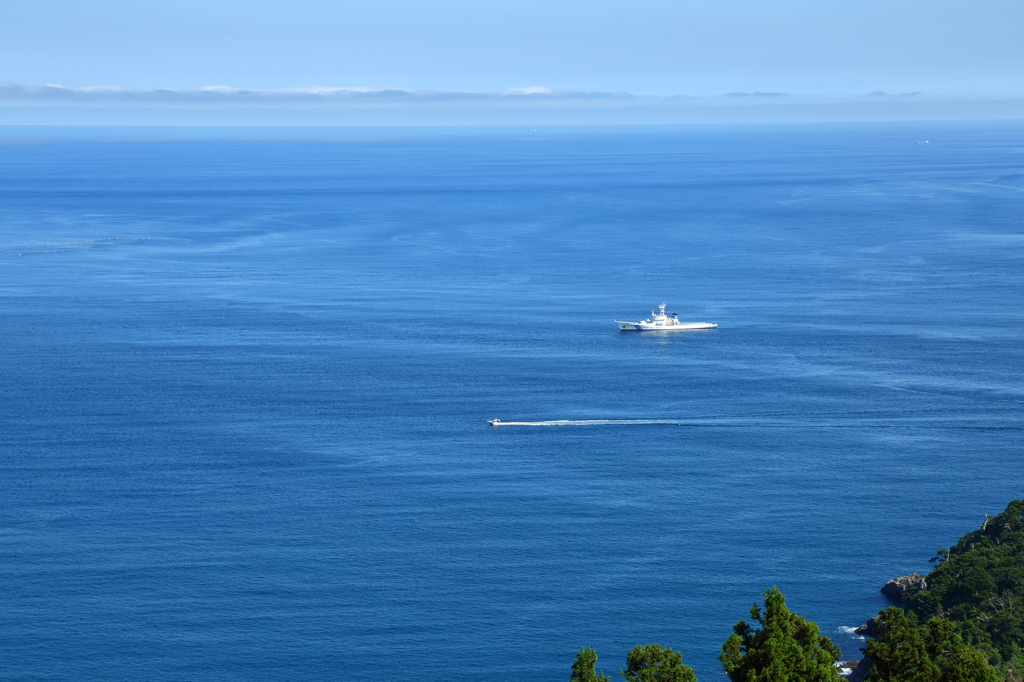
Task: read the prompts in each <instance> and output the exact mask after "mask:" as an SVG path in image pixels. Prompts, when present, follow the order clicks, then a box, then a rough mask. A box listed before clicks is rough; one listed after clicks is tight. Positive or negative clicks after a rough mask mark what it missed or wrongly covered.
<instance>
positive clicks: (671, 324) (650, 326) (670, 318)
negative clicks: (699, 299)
mask: <svg viewBox="0 0 1024 682" xmlns="http://www.w3.org/2000/svg"><path fill="white" fill-rule="evenodd" d="M615 324H617V325H619V329H621V330H622V331H624V332H632V331H637V332H648V331H684V330H687V329H714V328H715V327H717V326H718V325H717V324H715V323H714V322H680V321H679V316H678V314H677V313H672V314H671V315H666V314H665V304H664V303H662V304H661V305H659V306H658V312H654V311H653V310H652V311H651V316H650V317H648V318H647V319H646V320H642V321H640V322H620V321H619V320H615Z"/></svg>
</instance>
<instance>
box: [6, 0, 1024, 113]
mask: <svg viewBox="0 0 1024 682" xmlns="http://www.w3.org/2000/svg"><path fill="white" fill-rule="evenodd" d="M0 2H2V7H3V13H2V17H3V20H2V21H0V124H3V123H20V122H26V121H27V122H32V120H38V121H39V122H49V119H48V118H47V117H50V118H60V117H61V116H64V117H65V118H68V117H70V118H74V117H76V116H77V117H80V118H83V119H88V118H89V117H90V116H92V117H93V118H96V117H97V116H100V114H99V113H98V112H99V111H100V110H104V111H109V110H113V109H119V110H122V112H127V111H128V110H138V111H141V112H143V113H145V112H149V114H148V115H149V116H150V118H152V117H153V116H155V115H156V114H155V112H157V111H160V112H163V114H162V115H164V116H165V117H166V118H168V119H169V120H171V119H174V118H175V116H177V117H178V118H179V119H181V120H190V117H191V118H196V117H197V116H198V117H199V118H202V117H203V116H206V117H207V118H211V117H212V118H217V116H220V117H221V118H224V120H228V119H230V118H231V116H230V115H224V114H223V111H225V110H236V109H237V110H238V111H239V112H240V113H237V114H236V115H235V118H236V119H238V120H243V119H246V117H249V119H252V120H254V121H255V120H256V119H257V118H259V117H258V116H256V115H255V114H254V113H253V111H255V110H260V111H264V112H277V114H276V115H278V116H281V115H282V113H281V112H286V113H285V114H283V115H284V117H285V118H287V117H288V116H291V117H292V118H295V117H299V118H301V115H300V114H297V113H295V112H298V111H310V112H319V113H315V114H314V113H310V114H309V116H310V117H312V118H311V119H310V121H311V122H312V119H313V118H316V117H317V116H319V119H317V121H316V122H317V123H318V124H322V123H324V120H321V119H325V117H326V119H330V115H328V114H325V113H324V110H325V109H329V110H331V111H333V112H335V113H334V115H336V116H338V117H340V119H344V118H345V116H348V117H349V118H353V116H354V117H355V118H359V116H363V117H364V118H367V117H368V118H369V119H373V117H374V115H373V114H372V113H367V112H368V111H370V110H383V111H389V112H391V113H390V114H380V115H379V117H380V118H383V119H386V118H387V117H388V116H391V117H392V118H394V117H395V113H394V112H395V111H396V110H401V111H409V110H417V111H423V112H428V113H425V114H424V120H426V119H430V117H431V116H433V117H434V118H443V116H441V115H440V114H438V112H439V111H457V110H460V111H470V110H471V111H476V112H481V111H483V112H484V113H482V114H478V115H479V116H482V117H483V118H485V119H486V118H487V117H491V118H492V119H494V120H496V121H497V120H498V119H499V118H501V116H507V115H508V112H510V111H512V112H515V111H522V110H524V109H525V110H527V111H546V112H549V114H550V111H551V110H557V111H560V112H561V114H559V115H560V116H562V118H565V117H567V116H568V117H569V118H572V116H573V115H574V114H567V113H566V112H568V111H581V112H586V111H590V112H591V113H593V112H594V111H603V112H604V114H602V115H604V116H605V117H606V118H607V117H612V118H614V117H615V116H620V117H622V116H625V117H627V118H628V117H629V116H634V117H635V114H636V112H637V110H644V112H646V113H643V116H648V117H652V116H653V117H654V118H657V117H658V116H661V117H662V118H665V117H666V116H667V117H669V118H671V117H672V116H676V117H679V116H683V117H684V118H685V117H686V116H690V117H691V118H692V117H693V116H694V115H695V114H694V113H693V111H694V110H695V109H701V110H702V111H703V114H701V115H705V116H707V115H710V116H711V117H712V118H714V115H713V112H712V113H711V114H709V111H710V110H709V109H708V108H709V107H710V108H711V109H714V110H716V111H718V113H722V112H726V111H727V110H735V109H736V107H745V108H746V109H747V110H751V107H755V108H756V109H757V111H761V112H762V114H763V115H769V116H770V114H764V112H769V111H774V112H775V114H773V115H776V116H778V115H781V114H779V112H782V111H783V110H786V109H787V108H788V109H794V108H796V109H799V108H800V106H804V107H805V108H804V109H803V111H805V112H811V111H814V110H819V111H824V110H828V108H829V106H831V107H832V109H831V111H832V114H835V111H836V107H837V106H838V105H840V104H842V105H844V106H846V109H845V110H846V111H849V112H854V111H860V112H861V113H860V114H858V115H860V116H862V117H863V116H867V117H868V118H871V117H876V118H877V117H879V116H881V117H883V118H884V117H886V116H889V117H897V118H899V117H901V116H902V117H906V116H911V117H913V116H915V115H917V116H921V115H924V116H926V117H927V115H928V114H927V111H931V112H932V115H937V116H939V117H942V116H947V117H948V116H952V117H954V118H955V117H968V118H970V117H977V116H981V117H985V116H986V114H985V113H984V112H985V111H988V112H989V114H988V115H989V117H997V118H999V117H1003V118H1005V117H1020V116H1024V112H1022V110H1021V107H1020V105H1019V104H1015V105H1010V104H1007V101H1010V100H1013V101H1015V100H1019V99H1024V40H1022V39H1021V38H1020V32H1021V27H1022V26H1024V2H1021V0H1012V1H1011V0H971V1H963V0H962V1H957V2H951V1H949V0H932V1H930V2H924V1H920V0H907V1H900V0H889V1H887V2H883V1H880V0H859V1H857V2H849V1H845V0H774V1H772V2H768V1H767V0H760V1H756V2H755V1H753V0H716V1H715V2H708V1H707V0H701V1H699V2H698V1H693V0H657V1H655V0H631V1H630V2H622V1H620V2H609V1H605V0H591V1H589V2H584V1H581V0H547V1H539V0H515V1H512V0H487V1H481V0H477V1H474V2H469V1H467V0H418V1H412V0H375V1H374V2H365V1H363V2H348V1H334V2H327V1H324V0H288V1H281V0H246V1H245V2H241V1H236V0H203V1H202V2H199V1H196V0H174V1H173V2H171V1H168V0H145V1H142V0H133V1H131V2H127V1H125V0H75V1H68V0H33V2H18V1H17V0H0ZM39 85H53V86H61V87H62V88H63V90H61V89H53V88H51V89H49V90H47V89H45V88H43V89H40V88H38V87H37V86H39ZM93 88H108V89H107V90H102V91H98V90H94V89H93ZM204 88H205V89H204ZM210 88H213V89H212V90H211V89H210ZM339 88H340V89H348V90H338V89H339ZM111 89H112V90H111ZM158 90H163V91H174V92H176V93H178V94H180V95H181V96H180V97H177V99H174V101H168V100H167V97H168V93H166V92H164V93H163V95H162V96H163V97H164V99H162V100H161V99H160V96H154V94H153V91H158ZM381 90H384V91H389V92H390V95H391V99H390V100H388V101H387V102H384V100H385V99H387V98H386V97H384V96H382V94H381ZM115 93H116V94H117V96H116V97H114V96H112V95H113V94H115ZM254 93H255V94H256V96H255V97H254V96H253V94H254ZM403 93H404V94H403ZM735 93H746V94H735ZM754 93H762V94H760V95H755V94H754ZM763 93H770V94H772V96H770V97H769V96H766V95H765V94H763ZM780 93H781V94H780ZM869 93H875V94H870V95H869ZM882 93H884V94H882ZM312 95H315V96H313V97H311V96H312ZM482 95H487V96H488V97H481V96H482ZM626 95H629V97H628V98H625V96H626ZM204 97H206V99H204ZM217 97H219V98H220V99H215V98H217ZM246 97H248V99H246ZM901 97H902V98H905V99H903V100H898V99H892V98H901ZM403 98H404V99H403ZM531 98H532V100H533V101H531V102H530V103H528V104H524V102H526V100H530V99H531ZM624 98H625V99H624ZM729 98H732V99H729ZM906 98H917V103H915V104H912V105H908V104H906V103H905V102H906V101H908V100H906ZM172 99H173V98H172ZM626 99H628V100H629V103H628V104H623V102H624V101H626ZM442 100H443V102H444V103H443V104H439V102H441V101H442ZM954 101H955V102H960V103H961V104H957V105H954V106H951V105H950V104H949V103H950V102H954ZM964 101H969V102H973V103H975V104H974V105H972V106H973V108H972V106H966V107H965V106H964V105H963V104H962V103H963V102H964ZM253 102H256V103H255V104H253ZM538 102H540V103H538ZM979 102H989V103H995V104H992V107H990V108H989V109H987V110H986V108H985V107H984V106H981V105H980V104H978V103H979ZM999 102H1002V103H1001V104H999ZM929 103H930V104H929ZM826 105H827V106H826ZM847 105H848V106H847ZM779 107H782V108H781V109H780V108H779ZM822 107H824V109H822ZM908 107H909V108H908ZM43 110H46V111H43ZM652 110H654V111H659V112H660V113H659V114H657V115H655V114H651V111H652ZM940 110H941V111H945V112H946V114H935V112H937V111H940ZM175 111H176V112H177V114H175V113H174V112H175ZM431 111H432V112H433V113H429V112H431ZM886 111H888V112H890V113H884V112H886ZM90 112H91V113H90ZM196 112H205V113H201V114H197V113H196ZM211 112H220V113H211ZM287 112H291V113H287ZM345 112H348V113H345ZM353 112H356V113H353ZM360 112H361V113H360ZM487 112H490V113H487ZM495 112H504V113H503V114H497V113H495ZM609 112H618V113H609ZM630 112H632V113H630ZM666 112H668V113H666ZM680 112H683V113H680ZM686 112H689V113H686ZM872 112H873V113H872ZM893 112H896V113H893ZM899 112H902V113H899ZM915 112H917V113H915ZM922 112H924V113H922ZM950 112H953V113H950ZM956 112H959V113H956ZM979 112H980V113H979ZM735 113H736V112H735V111H733V114H735ZM748 113H749V112H748ZM549 114H545V115H549ZM762 114H757V115H762ZM832 114H830V115H832ZM124 115H127V114H124ZM530 115H533V114H530ZM723 115H725V116H726V118H728V115H726V114H723ZM787 115H788V114H787ZM806 115H810V114H806ZM817 115H819V116H820V115H822V114H820V113H819V114H817ZM850 115H852V114H850ZM140 116H142V118H145V115H142V114H140ZM538 116H539V115H538ZM100 117H101V116H100ZM527 117H528V116H527ZM539 117H540V118H543V116H539ZM641 117H642V116H641ZM101 118H102V117H101ZM129 118H130V116H129ZM414 118H415V117H414ZM584 118H585V116H584ZM741 118H742V116H741ZM23 119H24V120H23ZM211 120H212V119H211ZM559 122H566V121H559ZM659 122H665V121H659Z"/></svg>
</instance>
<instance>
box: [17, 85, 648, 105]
mask: <svg viewBox="0 0 1024 682" xmlns="http://www.w3.org/2000/svg"><path fill="white" fill-rule="evenodd" d="M623 97H632V95H630V94H629V93H625V92H578V91H574V90H554V89H552V88H548V87H544V86H539V85H534V86H529V87H523V88H509V89H507V90H502V91H501V92H495V93H481V92H438V91H433V90H417V89H414V88H396V87H384V88H372V87H326V86H312V87H306V88H281V89H276V90H254V89H248V88H238V87H234V86H230V85H207V86H204V87H201V88H195V89H191V90H182V89H170V88H153V89H140V88H120V87H115V86H88V87H70V86H67V85H57V84H52V83H45V84H43V83H0V103H2V102H7V103H11V102H15V101H19V100H20V101H25V100H31V101H35V102H40V103H44V102H52V103H60V102H69V103H70V102H77V103H87V102H103V103H106V104H115V103H124V104H133V103H134V104H146V103H150V102H154V103H162V104H169V103H173V102H181V103H188V102H196V103H201V102H207V103H218V104H224V105H230V104H231V103H233V102H234V103H240V104H241V103H244V102H251V101H260V102H267V103H271V102H278V103H287V102H294V103H303V102H306V103H308V102H311V101H320V102H323V101H331V100H334V101H337V102H339V103H344V102H347V101H375V100H408V101H420V102H425V101H451V100H462V101H486V100H502V99H509V98H513V99H516V98H529V99H536V98H545V99H580V98H587V99H602V98H617V99H621V98H623Z"/></svg>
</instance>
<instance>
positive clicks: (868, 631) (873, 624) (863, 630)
mask: <svg viewBox="0 0 1024 682" xmlns="http://www.w3.org/2000/svg"><path fill="white" fill-rule="evenodd" d="M877 631H878V616H871V617H870V618H868V622H866V623H864V625H861V626H860V627H859V628H857V629H856V630H854V632H855V633H856V634H858V635H864V636H865V637H874V636H875V633H876V632H877Z"/></svg>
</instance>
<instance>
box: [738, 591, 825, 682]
mask: <svg viewBox="0 0 1024 682" xmlns="http://www.w3.org/2000/svg"><path fill="white" fill-rule="evenodd" d="M750 618H751V619H752V620H753V621H755V622H756V623H758V624H760V626H761V627H760V629H756V628H754V627H752V626H750V625H748V624H747V623H746V622H745V621H740V622H739V623H737V624H736V626H735V627H734V628H733V631H734V632H733V634H732V635H730V636H729V639H727V640H726V641H725V643H724V644H723V645H722V653H721V654H720V655H719V657H718V659H719V660H720V661H721V662H722V666H723V667H724V668H725V671H726V673H728V675H729V679H730V680H732V681H733V682H839V681H840V680H842V679H843V678H842V677H840V676H839V673H838V670H837V669H836V667H835V663H836V661H838V660H839V657H840V655H841V654H840V651H839V647H838V646H836V645H835V644H834V643H833V642H832V640H830V639H829V638H828V637H824V636H822V635H821V633H820V631H819V630H818V626H817V624H815V623H813V622H812V621H808V620H804V619H803V618H801V617H800V616H798V615H797V614H795V613H793V612H792V611H790V610H789V609H788V608H786V598H785V597H783V596H782V593H781V592H779V590H778V589H777V588H774V587H773V588H771V589H769V590H765V592H764V610H763V611H762V610H761V609H760V608H758V606H757V605H756V604H755V605H754V606H752V607H751V608H750Z"/></svg>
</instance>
